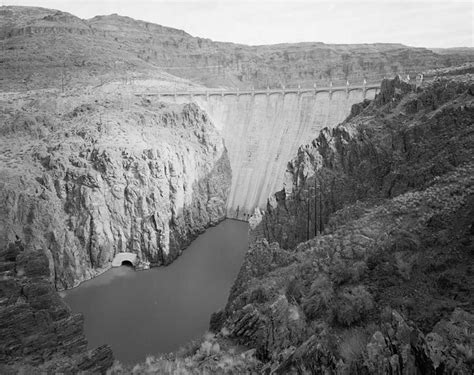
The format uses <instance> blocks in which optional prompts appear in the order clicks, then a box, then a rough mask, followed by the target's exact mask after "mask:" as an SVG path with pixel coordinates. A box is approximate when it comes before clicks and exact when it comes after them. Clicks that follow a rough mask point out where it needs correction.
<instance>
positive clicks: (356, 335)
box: [338, 329, 368, 374]
mask: <svg viewBox="0 0 474 375" xmlns="http://www.w3.org/2000/svg"><path fill="white" fill-rule="evenodd" d="M367 342H368V336H367V334H366V333H364V332H363V331H361V330H360V329H353V330H350V331H347V332H345V333H344V335H343V336H342V338H341V342H340V344H339V348H338V349H339V350H338V351H339V355H340V356H341V358H342V359H343V361H344V373H346V374H358V373H360V372H361V370H362V368H363V362H364V352H365V350H366V347H367Z"/></svg>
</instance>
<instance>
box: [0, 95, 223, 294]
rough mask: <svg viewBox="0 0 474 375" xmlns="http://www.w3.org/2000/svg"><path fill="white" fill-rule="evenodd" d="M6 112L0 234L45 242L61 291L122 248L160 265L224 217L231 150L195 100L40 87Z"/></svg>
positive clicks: (104, 265)
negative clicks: (66, 92)
mask: <svg viewBox="0 0 474 375" xmlns="http://www.w3.org/2000/svg"><path fill="white" fill-rule="evenodd" d="M4 108H5V109H4V111H3V113H2V117H3V122H2V128H1V129H0V131H1V133H2V138H1V141H0V150H1V151H0V158H1V159H0V162H1V165H2V168H1V172H0V173H1V183H0V202H1V203H0V205H1V206H0V223H1V229H2V230H1V232H0V240H1V242H2V243H4V244H5V243H8V242H11V241H12V240H15V239H16V238H19V239H20V240H21V241H22V242H23V243H24V245H25V247H26V248H27V249H36V248H42V249H44V250H45V252H46V254H47V257H48V259H49V264H50V269H51V275H52V278H53V279H54V283H55V285H56V286H57V287H58V288H59V289H63V288H70V287H72V286H75V285H77V284H78V283H79V282H81V281H83V280H85V279H88V278H91V277H93V276H94V275H97V274H98V273H100V272H103V271H104V270H106V269H108V268H109V267H110V266H111V262H112V260H113V258H114V256H115V254H117V253H119V252H132V253H135V254H137V256H138V259H139V261H140V265H141V267H148V266H152V265H160V264H168V263H169V262H171V261H172V260H173V259H174V258H176V257H177V256H178V255H179V254H180V252H181V251H182V249H183V248H184V247H186V246H187V245H188V244H189V243H190V241H192V239H194V237H195V236H196V235H197V234H198V233H200V232H202V231H203V230H204V229H205V228H207V227H208V226H210V225H214V224H216V223H218V222H219V221H220V220H222V219H223V218H224V217H225V211H226V210H225V206H226V200H227V195H228V191H229V187H230V180H231V172H230V167H229V160H228V157H227V152H226V149H225V147H224V144H223V142H222V138H221V137H220V135H219V134H218V132H217V131H216V129H215V128H214V126H213V125H212V123H211V122H210V120H209V118H208V117H207V116H206V114H205V113H203V112H202V111H201V110H200V109H199V108H198V107H197V106H195V105H192V104H189V105H170V106H166V105H164V104H162V103H161V102H158V101H155V102H152V101H149V100H144V101H141V99H137V101H135V102H132V103H130V102H128V101H127V102H125V101H124V100H123V99H122V98H121V97H120V96H117V95H116V96H108V97H107V98H104V97H95V96H89V95H86V94H84V95H82V96H81V94H78V95H77V96H75V97H70V96H63V97H59V98H58V97H56V96H55V95H50V96H49V97H48V95H46V94H45V96H44V97H43V98H41V99H39V98H36V97H34V98H33V97H28V96H25V97H23V98H16V99H15V100H11V101H10V102H9V105H8V106H5V107H4Z"/></svg>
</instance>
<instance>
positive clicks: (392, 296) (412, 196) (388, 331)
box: [211, 73, 474, 374]
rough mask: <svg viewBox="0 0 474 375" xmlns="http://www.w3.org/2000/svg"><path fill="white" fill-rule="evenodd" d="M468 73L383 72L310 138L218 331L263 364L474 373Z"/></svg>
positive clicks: (258, 220)
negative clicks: (387, 76) (340, 116)
mask: <svg viewBox="0 0 474 375" xmlns="http://www.w3.org/2000/svg"><path fill="white" fill-rule="evenodd" d="M473 80H474V77H473V76H472V74H469V73H468V74H464V75H458V76H456V75H450V76H449V77H440V78H438V79H435V80H434V81H433V82H431V83H430V84H428V85H426V86H425V87H423V88H422V89H415V88H414V87H412V86H410V85H408V84H405V83H404V82H401V81H400V80H393V81H386V82H384V84H383V87H382V92H381V93H380V95H377V97H376V98H375V100H373V101H372V102H366V103H362V104H360V105H358V106H357V107H355V108H354V110H353V112H352V114H351V115H350V117H349V118H348V119H347V120H346V121H345V122H344V123H342V124H341V125H340V126H338V127H337V128H335V129H334V130H324V131H323V132H322V134H321V135H320V136H319V137H318V138H317V139H316V140H315V141H313V142H312V144H311V145H309V146H307V147H302V148H301V149H300V151H299V152H298V157H297V158H296V159H295V160H293V161H292V162H291V163H290V164H289V167H288V175H289V177H290V179H289V185H288V189H287V190H285V191H282V192H279V193H277V194H275V196H274V197H273V198H272V199H271V200H270V202H269V205H268V209H267V210H266V211H265V212H263V213H261V214H259V215H257V216H256V217H255V218H254V219H252V220H251V223H252V226H253V227H254V230H253V232H252V233H251V238H252V239H253V244H251V246H250V249H249V251H248V253H247V254H246V258H245V260H244V264H243V265H242V268H241V270H240V273H239V276H238V278H237V280H236V282H235V284H234V286H233V288H232V292H231V295H230V297H229V301H228V304H227V306H226V308H225V309H224V310H222V311H220V312H218V313H216V314H214V315H213V317H212V319H211V327H212V329H213V330H214V331H215V332H220V333H219V335H221V336H222V337H225V338H226V339H229V338H230V339H232V340H234V342H235V343H236V344H239V345H244V346H245V347H247V348H252V349H255V351H256V356H257V358H258V359H259V360H260V361H261V362H263V369H262V371H263V372H267V373H278V374H288V373H295V374H296V373H304V374H306V373H308V374H309V373H327V374H354V373H364V374H394V373H396V374H412V373H426V374H451V373H458V374H468V373H471V372H472V371H473V365H474V361H473V356H472V346H473V343H474V342H473V337H472V334H471V331H472V324H473V319H474V315H473V313H474V301H473V299H472V296H471V294H472V293H471V292H470V285H473V284H474V278H473V275H474V272H473V264H474V262H473V248H474V231H473V224H472V217H473V215H474V177H473V176H474V160H473V154H474V153H473V151H474V150H473V145H474V139H473V135H472V134H473V133H472V126H473V123H472V119H473V118H474V96H473V94H474V90H473ZM320 212H321V213H320ZM315 218H316V219H315Z"/></svg>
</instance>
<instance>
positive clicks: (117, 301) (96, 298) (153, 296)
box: [65, 220, 248, 363]
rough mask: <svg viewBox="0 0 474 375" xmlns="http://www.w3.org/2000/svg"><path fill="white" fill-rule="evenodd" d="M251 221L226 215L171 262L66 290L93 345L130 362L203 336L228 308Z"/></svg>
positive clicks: (114, 271) (109, 274)
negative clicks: (212, 318) (217, 314)
mask: <svg viewBox="0 0 474 375" xmlns="http://www.w3.org/2000/svg"><path fill="white" fill-rule="evenodd" d="M247 231H248V224H247V223H245V222H240V221H235V220H225V221H223V222H221V223H220V224H219V225H217V226H215V227H213V228H209V229H208V230H206V232H204V233H203V234H201V235H200V236H199V237H198V238H196V240H194V241H193V242H192V243H191V245H190V246H189V247H188V248H187V249H186V250H185V251H184V252H183V254H182V255H181V256H180V257H179V258H178V259H176V260H175V261H174V262H173V263H172V264H171V265H169V266H167V267H158V268H153V269H150V270H147V271H140V272H137V271H134V270H133V269H132V268H129V267H126V266H122V267H118V268H112V269H111V270H109V271H107V272H105V273H104V274H102V275H100V276H98V277H96V278H94V279H92V280H88V281H86V282H84V283H82V284H81V285H80V286H79V287H77V288H75V289H71V290H69V291H67V292H66V293H65V301H66V302H67V303H68V304H69V306H70V307H71V309H72V310H73V311H74V312H81V313H83V314H84V318H85V322H84V329H85V334H86V337H87V340H88V342H89V347H91V348H93V347H97V346H99V345H102V344H109V345H110V346H111V347H112V349H113V351H114V354H115V358H116V359H118V360H120V361H122V362H124V363H136V362H139V361H143V360H144V359H145V358H146V356H147V355H148V354H155V355H156V354H158V353H167V352H171V351H174V350H176V349H178V348H179V347H181V346H182V345H184V344H186V343H187V342H189V341H190V340H192V339H195V338H199V337H200V336H202V335H203V334H204V333H205V332H206V330H207V329H208V327H209V318H210V316H211V314H212V313H213V312H214V311H217V310H218V309H219V308H222V307H224V305H225V303H226V302H227V297H228V295H229V291H230V288H231V286H232V283H233V281H234V280H235V278H236V276H237V273H238V271H239V268H240V265H241V264H242V261H243V257H244V254H245V251H246V250H247V246H248V239H247Z"/></svg>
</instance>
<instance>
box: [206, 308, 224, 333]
mask: <svg viewBox="0 0 474 375" xmlns="http://www.w3.org/2000/svg"><path fill="white" fill-rule="evenodd" d="M225 319H226V314H225V311H224V310H222V309H221V310H219V311H216V312H214V313H212V314H211V320H210V322H209V329H210V330H211V332H219V331H220V330H221V329H222V326H223V325H224V322H225Z"/></svg>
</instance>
